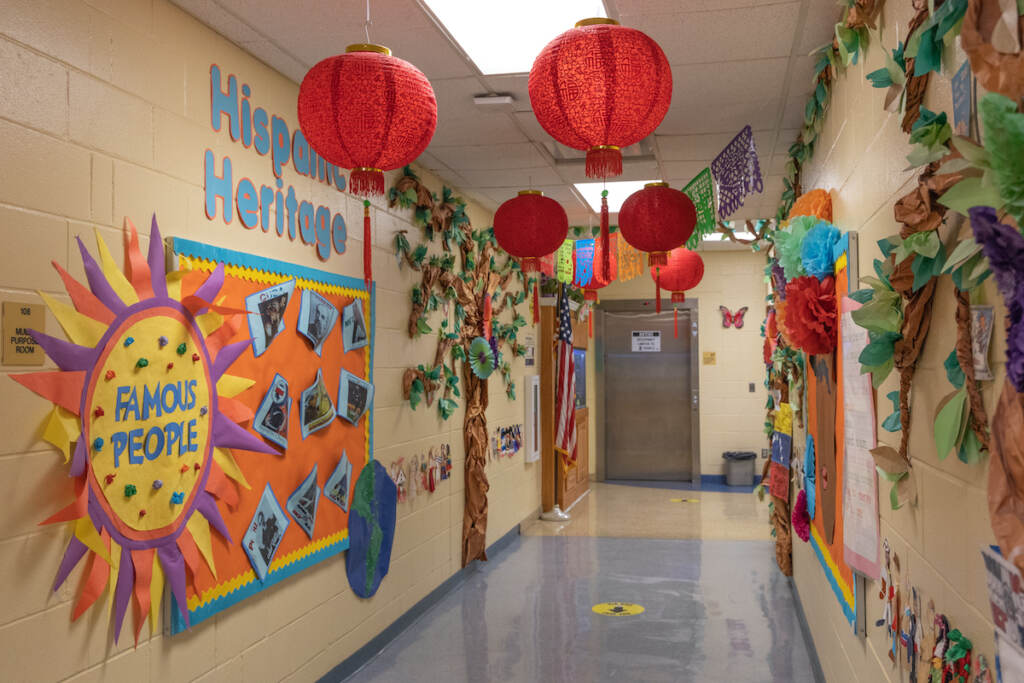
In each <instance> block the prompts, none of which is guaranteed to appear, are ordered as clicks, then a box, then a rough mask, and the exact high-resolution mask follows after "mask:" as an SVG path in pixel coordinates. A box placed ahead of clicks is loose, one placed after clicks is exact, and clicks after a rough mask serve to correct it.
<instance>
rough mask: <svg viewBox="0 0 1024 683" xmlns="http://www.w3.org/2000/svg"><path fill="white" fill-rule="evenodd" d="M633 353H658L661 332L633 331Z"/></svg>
mask: <svg viewBox="0 0 1024 683" xmlns="http://www.w3.org/2000/svg"><path fill="white" fill-rule="evenodd" d="M632 335H633V337H632V347H631V348H632V350H633V353H658V352H660V351H661V332H660V331H659V330H633V331H632Z"/></svg>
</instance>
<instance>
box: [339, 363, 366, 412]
mask: <svg viewBox="0 0 1024 683" xmlns="http://www.w3.org/2000/svg"><path fill="white" fill-rule="evenodd" d="M372 402H373V385H372V384H370V383H369V382H366V381H364V380H362V379H360V378H359V377H356V376H355V375H353V374H352V373H351V372H348V371H347V370H342V372H341V378H340V380H339V381H338V415H340V416H341V417H343V418H344V419H346V420H348V421H349V422H351V423H352V424H359V418H361V417H362V416H363V415H365V414H366V411H367V410H369V408H370V404H371V403H372Z"/></svg>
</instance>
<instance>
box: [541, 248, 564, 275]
mask: <svg viewBox="0 0 1024 683" xmlns="http://www.w3.org/2000/svg"><path fill="white" fill-rule="evenodd" d="M559 246H561V245H559ZM557 255H558V249H555V250H554V251H553V252H551V253H550V254H548V255H547V256H541V257H540V258H539V259H537V260H538V261H539V262H540V274H541V275H544V276H546V277H554V276H555V259H556V258H557Z"/></svg>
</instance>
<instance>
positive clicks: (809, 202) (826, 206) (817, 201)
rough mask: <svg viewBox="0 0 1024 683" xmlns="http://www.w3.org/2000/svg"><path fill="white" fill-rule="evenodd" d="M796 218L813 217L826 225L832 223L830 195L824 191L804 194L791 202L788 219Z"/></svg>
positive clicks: (812, 191)
mask: <svg viewBox="0 0 1024 683" xmlns="http://www.w3.org/2000/svg"><path fill="white" fill-rule="evenodd" d="M796 216H815V217H817V218H820V219H821V220H823V221H826V222H828V223H831V222H832V195H830V194H829V193H828V192H827V191H826V190H811V191H810V192H804V193H803V194H802V195H800V196H799V197H797V199H796V201H795V202H793V206H792V207H791V208H790V209H789V218H794V217H796Z"/></svg>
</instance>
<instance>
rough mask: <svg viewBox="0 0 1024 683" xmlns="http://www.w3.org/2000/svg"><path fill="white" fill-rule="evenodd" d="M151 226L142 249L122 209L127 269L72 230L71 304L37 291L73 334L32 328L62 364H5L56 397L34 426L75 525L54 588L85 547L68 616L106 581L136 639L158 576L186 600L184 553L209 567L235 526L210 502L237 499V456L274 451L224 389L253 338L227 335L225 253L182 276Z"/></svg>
mask: <svg viewBox="0 0 1024 683" xmlns="http://www.w3.org/2000/svg"><path fill="white" fill-rule="evenodd" d="M149 238H150V241H149V244H150V247H149V253H148V256H143V254H142V251H141V250H140V248H139V238H138V234H137V232H136V230H135V226H134V225H132V224H131V222H130V221H128V220H127V219H126V220H125V244H126V248H125V252H126V258H125V261H126V268H125V271H124V272H122V271H121V270H120V269H119V268H118V267H117V265H116V264H115V262H114V259H113V257H112V255H111V253H110V251H109V250H108V249H107V246H106V244H104V242H103V240H102V239H101V238H100V237H99V233H98V232H97V246H98V251H99V256H100V260H99V262H97V261H96V260H95V259H94V258H93V256H92V255H91V254H90V253H89V252H88V251H87V250H86V248H85V245H83V244H82V242H81V240H79V242H78V246H79V251H80V253H81V258H82V262H83V265H84V269H85V275H86V278H87V280H88V287H86V286H85V285H82V284H81V283H79V282H78V281H76V280H75V279H74V278H73V277H72V276H71V275H69V274H68V273H67V272H66V271H64V270H63V269H62V268H60V267H59V266H56V268H57V271H58V272H59V273H60V275H61V278H62V279H63V280H64V283H65V286H66V288H67V291H68V294H69V295H70V297H71V304H72V305H68V304H64V303H62V302H60V301H57V300H56V299H52V298H51V297H49V296H48V295H46V294H43V295H42V296H43V299H44V300H45V301H46V303H47V304H48V305H49V307H50V309H51V310H52V311H53V313H54V315H55V316H56V317H57V319H58V321H60V323H61V326H62V327H63V328H64V331H65V333H66V334H67V336H68V339H69V341H63V340H61V339H57V338H55V337H51V336H49V335H46V334H42V333H40V332H35V331H30V334H31V335H32V337H33V338H34V339H35V341H36V342H37V343H38V344H39V345H40V346H41V347H42V348H43V350H44V351H45V352H46V354H47V355H48V356H49V357H50V358H51V359H52V360H53V361H54V363H56V365H57V368H58V370H56V371H47V372H33V373H25V374H16V375H11V377H12V378H13V379H14V380H15V381H17V382H19V383H21V384H22V385H24V386H25V387H27V388H28V389H30V390H32V391H34V392H35V393H37V394H39V395H40V396H43V397H44V398H47V399H49V400H51V401H53V403H54V408H53V411H52V412H51V414H50V417H49V418H48V420H47V422H46V425H45V427H44V430H43V435H44V438H45V439H46V440H47V441H49V442H50V443H51V444H53V445H54V446H56V447H57V448H58V449H59V450H61V451H62V452H63V453H64V458H65V462H68V463H69V464H70V475H71V477H72V487H71V488H72V489H73V492H74V501H73V502H72V503H71V504H70V505H68V506H67V507H66V508H64V509H63V510H61V511H60V512H57V513H56V514H54V515H52V516H51V517H49V518H48V519H47V520H46V521H45V522H44V523H45V524H52V523H56V522H68V523H70V526H71V528H72V535H71V541H70V543H69V545H68V547H67V551H66V552H65V554H64V558H63V560H62V561H61V563H60V566H59V568H58V570H57V578H56V581H55V583H54V590H56V589H57V588H59V587H60V586H61V584H63V583H64V580H65V579H66V578H67V577H68V575H69V574H70V573H71V570H72V569H74V567H75V565H77V564H78V563H79V562H81V560H82V559H83V558H84V557H85V556H86V555H87V554H88V555H89V556H90V561H89V563H88V567H87V569H86V571H85V574H84V575H83V576H84V579H83V582H82V591H81V593H80V595H79V598H78V602H77V604H76V607H75V611H74V614H73V619H77V618H78V617H79V616H81V614H82V613H83V612H85V610H86V609H87V608H88V607H89V606H91V605H92V604H94V603H95V602H96V600H97V599H98V598H99V597H100V595H101V594H102V593H103V591H104V590H105V589H107V590H109V591H110V593H111V595H110V598H109V600H110V604H111V605H112V614H113V620H114V640H115V641H116V640H117V639H118V636H119V635H120V632H121V627H122V624H123V622H124V619H125V615H126V614H127V613H128V608H129V604H133V605H134V609H133V610H132V611H133V612H134V614H135V628H134V629H133V630H134V633H135V639H136V642H138V637H139V634H140V633H141V631H142V625H143V623H144V622H145V619H146V618H147V616H148V617H149V619H150V625H151V628H152V629H153V631H154V632H156V631H157V630H158V624H159V623H160V620H159V613H160V606H161V603H162V601H163V589H164V586H165V585H169V586H170V589H171V593H172V594H173V595H174V596H175V598H176V599H177V600H178V601H180V602H182V603H183V602H184V600H185V597H186V585H187V582H188V577H187V575H186V567H188V570H189V573H190V574H191V575H195V574H197V573H202V572H208V573H209V572H212V571H213V570H214V567H215V566H216V564H217V562H216V558H215V553H214V551H213V548H214V547H216V546H226V545H228V544H230V543H232V539H235V538H240V537H241V535H242V534H241V533H240V531H241V530H240V529H238V528H237V527H236V528H234V529H232V528H231V526H232V525H231V524H229V523H227V522H226V521H225V515H228V519H230V518H231V517H230V514H231V513H230V507H222V506H221V505H219V503H226V504H227V506H232V505H234V504H235V503H236V502H237V493H236V489H235V484H234V483H233V482H232V481H230V479H234V480H235V481H238V482H245V480H246V475H245V474H243V471H244V470H245V469H246V468H245V461H246V457H242V458H241V467H240V465H239V462H237V461H236V459H235V457H236V456H243V453H242V452H243V451H244V452H245V453H248V457H250V458H253V459H255V458H273V457H274V455H273V454H275V453H277V450H276V449H275V448H273V447H271V446H269V445H267V444H265V443H264V442H263V441H262V440H260V439H259V438H258V437H256V436H255V435H253V434H252V433H250V432H249V431H247V430H246V429H245V428H243V427H241V426H240V425H239V423H242V422H245V421H247V420H249V419H251V417H252V415H253V413H252V411H251V409H247V408H246V407H244V406H241V405H239V404H237V403H236V402H235V401H234V400H233V399H232V398H231V396H233V395H235V394H237V393H238V392H239V391H242V390H244V389H246V388H248V387H250V386H252V384H253V376H252V374H251V373H250V372H249V371H248V369H246V368H244V367H237V368H234V371H240V372H241V373H242V374H241V376H239V375H236V374H228V370H229V368H232V366H233V365H234V363H235V360H236V359H237V358H238V356H239V355H240V354H242V353H243V352H244V351H245V350H246V348H247V347H248V346H249V342H248V340H247V339H246V340H242V341H235V342H232V339H231V338H232V335H233V332H234V330H235V329H237V327H238V326H239V325H240V324H241V320H239V318H241V314H243V313H244V311H243V310H242V309H241V308H240V306H241V305H242V301H241V300H238V301H236V302H230V304H229V305H225V304H223V302H222V299H221V297H222V296H223V295H224V294H225V288H224V283H225V275H224V266H223V264H220V265H216V266H214V267H211V268H210V269H209V270H208V271H207V272H205V273H202V274H201V275H200V276H199V277H197V278H195V279H194V280H193V281H192V283H191V286H189V287H184V286H182V284H181V282H180V281H179V280H178V279H177V277H176V276H174V275H171V276H167V275H166V273H165V271H164V252H163V240H162V238H161V236H160V230H159V228H158V227H157V223H156V218H155V217H154V218H153V223H152V227H151V230H150V235H149ZM215 301H216V302H217V303H214V302H215ZM232 306H235V307H239V308H234V307H232ZM72 443H74V450H72V449H71V444H72ZM247 521H248V520H245V522H243V524H244V523H247ZM211 527H212V528H213V529H214V530H215V531H216V532H217V534H212V533H211ZM222 568H223V567H222ZM185 619H186V623H188V622H187V619H188V617H187V616H186V617H185Z"/></svg>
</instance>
